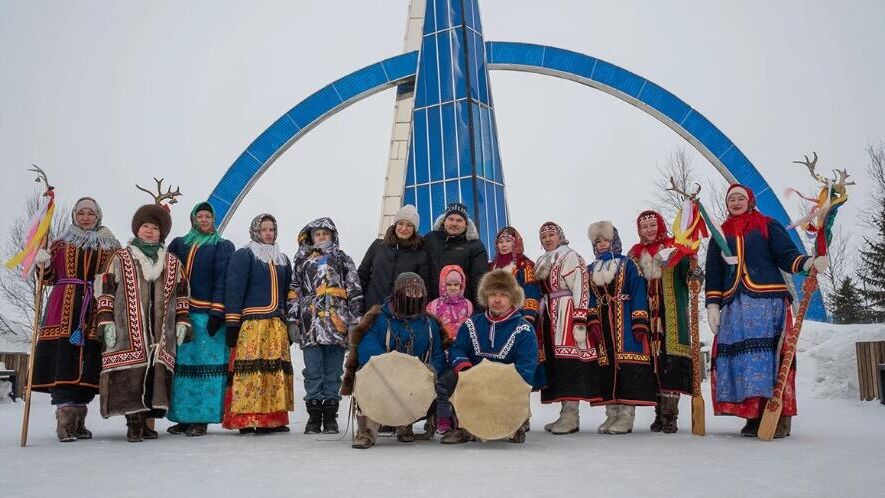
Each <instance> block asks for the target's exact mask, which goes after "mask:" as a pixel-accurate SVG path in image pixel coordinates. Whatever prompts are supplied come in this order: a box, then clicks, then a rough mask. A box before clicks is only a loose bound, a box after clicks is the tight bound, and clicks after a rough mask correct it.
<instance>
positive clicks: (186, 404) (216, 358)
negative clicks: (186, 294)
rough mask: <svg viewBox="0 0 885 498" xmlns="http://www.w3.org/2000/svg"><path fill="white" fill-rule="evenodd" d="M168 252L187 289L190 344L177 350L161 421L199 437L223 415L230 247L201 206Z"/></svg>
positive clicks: (208, 210)
mask: <svg viewBox="0 0 885 498" xmlns="http://www.w3.org/2000/svg"><path fill="white" fill-rule="evenodd" d="M169 252H171V253H172V254H175V255H176V256H178V259H179V260H181V262H182V263H183V264H184V272H185V276H186V277H187V279H188V282H189V283H190V290H191V296H190V319H191V324H192V326H193V330H194V340H193V341H192V342H187V343H184V344H182V345H181V346H180V347H179V348H178V358H177V361H176V363H175V377H174V378H173V382H172V402H171V406H170V407H169V412H168V413H167V414H166V418H168V419H169V420H171V421H173V422H177V423H176V424H175V425H173V426H171V427H169V428H168V429H166V432H168V433H170V434H187V435H188V436H202V435H204V434H206V426H207V424H220V423H221V419H222V416H223V414H224V386H225V384H226V383H227V363H228V353H229V351H228V347H227V344H225V331H224V326H223V325H224V283H225V278H226V276H227V265H228V262H229V261H230V257H231V255H232V254H233V253H234V245H233V243H231V242H230V241H229V240H225V239H222V238H221V236H220V235H218V232H216V231H215V211H214V209H213V208H212V205H211V204H209V203H208V202H201V203H199V204H197V205H196V206H194V209H193V210H192V211H191V229H190V231H189V232H188V233H187V235H185V236H183V237H176V238H175V239H173V240H172V242H171V243H170V244H169Z"/></svg>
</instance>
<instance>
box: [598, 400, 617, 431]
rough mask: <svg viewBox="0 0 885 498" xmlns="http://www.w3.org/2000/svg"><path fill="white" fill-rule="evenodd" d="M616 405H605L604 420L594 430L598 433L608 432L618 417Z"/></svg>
mask: <svg viewBox="0 0 885 498" xmlns="http://www.w3.org/2000/svg"><path fill="white" fill-rule="evenodd" d="M618 415H619V412H618V405H605V422H603V423H602V424H601V425H600V426H599V428H598V429H597V430H596V432H598V433H600V434H608V433H609V432H608V431H609V428H610V427H611V426H612V424H614V423H615V420H617V419H618Z"/></svg>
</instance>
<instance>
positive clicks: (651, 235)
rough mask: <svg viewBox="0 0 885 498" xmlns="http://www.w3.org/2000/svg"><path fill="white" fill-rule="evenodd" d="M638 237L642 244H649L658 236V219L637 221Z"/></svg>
mask: <svg viewBox="0 0 885 498" xmlns="http://www.w3.org/2000/svg"><path fill="white" fill-rule="evenodd" d="M639 238H640V239H642V243H643V244H651V243H652V242H654V241H655V239H656V238H658V220H656V219H654V218H652V219H650V220H642V221H640V222H639Z"/></svg>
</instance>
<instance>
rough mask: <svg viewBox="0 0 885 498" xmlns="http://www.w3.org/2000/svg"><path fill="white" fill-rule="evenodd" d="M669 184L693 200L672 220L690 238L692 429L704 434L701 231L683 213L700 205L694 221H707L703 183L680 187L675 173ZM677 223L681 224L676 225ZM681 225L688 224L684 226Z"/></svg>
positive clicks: (697, 433)
mask: <svg viewBox="0 0 885 498" xmlns="http://www.w3.org/2000/svg"><path fill="white" fill-rule="evenodd" d="M670 185H671V187H670V188H668V189H667V190H669V191H672V192H675V193H677V194H679V195H681V196H682V198H683V199H684V200H685V202H686V203H690V206H689V210H688V212H687V213H686V212H685V211H686V209H685V206H683V209H682V210H680V212H679V215H677V220H676V221H674V223H673V232H674V234H676V233H677V232H683V233H686V236H685V237H683V238H684V239H685V240H686V241H687V242H688V244H687V246H688V250H689V257H690V259H689V264H690V267H689V268H690V273H689V275H691V277H690V278H689V281H688V286H689V290H690V296H691V298H690V304H689V323H690V324H691V433H692V434H694V435H695V436H703V435H705V434H706V432H707V430H706V409H705V407H704V395H703V393H702V392H701V368H703V363H702V360H701V339H700V328H699V324H698V294H700V291H701V282H700V280H699V278H697V276H696V274H697V268H698V258H697V248H698V246H699V245H700V238H699V237H698V236H699V235H700V234H701V233H702V232H701V230H697V229H696V230H691V229H689V228H688V227H689V226H690V225H691V224H692V223H691V221H689V220H685V221H686V223H683V216H692V213H693V212H694V211H695V206H697V210H698V213H696V214H697V218H696V221H695V223H699V224H700V225H704V223H705V221H704V219H703V217H702V216H700V209H701V208H700V206H699V204H700V201H699V200H698V195H699V194H700V193H701V186H700V185H699V184H697V183H695V191H694V192H692V193H689V192H686V191H684V190H681V189H679V188H678V187H677V186H676V181H675V180H673V177H670ZM677 224H678V225H680V226H679V227H677ZM682 225H685V226H684V227H683V226H682ZM697 228H698V229H700V228H701V227H700V226H699V227H697ZM689 234H694V236H690V235H689ZM677 243H678V241H677ZM668 332H669V331H668Z"/></svg>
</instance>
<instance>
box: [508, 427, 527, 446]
mask: <svg viewBox="0 0 885 498" xmlns="http://www.w3.org/2000/svg"><path fill="white" fill-rule="evenodd" d="M508 441H510V442H511V443H518V444H522V443H524V442H525V427H520V428H519V429H516V432H514V433H513V435H512V436H510V439H508Z"/></svg>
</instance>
